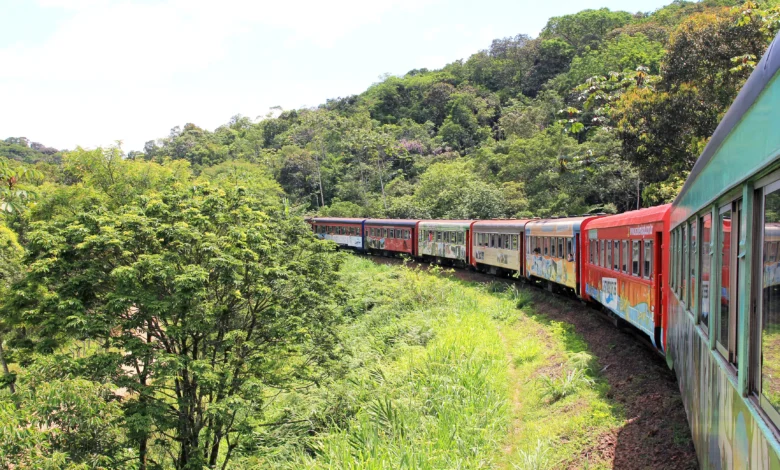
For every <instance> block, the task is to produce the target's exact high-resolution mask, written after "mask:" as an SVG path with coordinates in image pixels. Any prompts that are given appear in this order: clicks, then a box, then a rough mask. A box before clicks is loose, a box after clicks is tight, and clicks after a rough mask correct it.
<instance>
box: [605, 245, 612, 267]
mask: <svg viewBox="0 0 780 470" xmlns="http://www.w3.org/2000/svg"><path fill="white" fill-rule="evenodd" d="M605 248H606V253H607V256H606V258H607V265H606V266H605V267H606V268H607V269H612V240H606V245H605Z"/></svg>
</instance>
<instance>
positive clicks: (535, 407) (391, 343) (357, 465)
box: [236, 257, 622, 469]
mask: <svg viewBox="0 0 780 470" xmlns="http://www.w3.org/2000/svg"><path fill="white" fill-rule="evenodd" d="M344 285H345V286H347V287H346V288H347V290H348V295H349V299H350V300H349V302H348V305H347V307H346V309H345V313H346V314H347V315H348V316H349V318H350V321H349V322H348V323H347V324H346V326H345V327H344V329H343V331H342V337H343V341H344V343H343V349H344V352H345V359H343V360H342V361H341V362H340V365H339V367H340V369H339V373H338V374H337V375H336V377H334V378H331V379H330V380H328V381H327V382H325V383H323V384H322V385H321V387H320V388H318V389H316V390H303V391H300V392H298V393H295V394H288V395H284V396H275V397H271V396H269V405H268V407H267V410H266V414H267V416H268V417H269V419H270V420H271V421H274V422H284V421H289V422H290V423H291V424H290V425H285V426H275V427H268V428H263V429H259V430H257V431H255V432H256V442H257V448H255V449H252V450H253V452H252V454H254V455H255V456H257V455H261V456H262V457H252V458H245V459H242V460H239V461H238V462H237V465H236V467H237V468H242V467H243V468H253V467H263V468H327V469H391V468H392V469H395V468H420V469H428V468H430V469H450V468H508V469H515V468H518V469H543V468H558V467H561V466H564V467H568V466H574V467H584V466H587V467H589V468H599V467H606V466H607V463H606V462H587V461H586V460H583V459H585V458H584V457H581V456H580V454H581V453H582V450H584V449H586V448H587V447H589V446H590V445H592V444H594V442H593V441H592V440H593V439H595V438H596V437H597V436H599V435H600V434H602V433H603V432H605V431H607V430H609V429H611V428H613V427H615V426H617V425H619V423H620V421H621V419H622V418H621V414H620V413H621V411H620V409H618V408H614V407H613V405H611V404H610V403H609V402H608V401H607V400H606V398H604V395H605V392H606V385H605V384H604V383H603V382H602V381H600V380H599V379H598V377H597V376H595V375H594V374H593V369H594V367H593V366H594V364H593V362H594V361H593V358H592V356H590V355H589V354H588V353H587V351H586V347H585V344H584V343H583V342H582V340H581V339H580V338H578V337H577V335H576V334H574V333H573V331H572V330H571V328H569V327H568V326H567V325H564V324H560V323H556V322H549V321H546V320H545V319H544V318H543V316H542V315H540V314H538V313H537V312H534V311H533V308H534V307H533V294H532V293H531V291H529V290H525V289H524V288H518V287H515V286H513V285H507V284H505V283H496V282H494V283H489V284H474V283H468V282H463V281H458V280H456V279H453V278H451V277H450V276H447V274H446V273H443V272H441V271H439V270H433V271H431V272H427V271H424V270H413V269H408V268H404V267H400V266H386V265H378V264H375V263H373V262H372V261H370V260H365V259H361V258H358V257H351V258H350V259H349V261H348V262H347V263H346V265H345V267H344ZM543 377H544V378H543ZM547 382H549V383H551V384H554V387H557V388H559V389H561V390H563V392H561V391H560V390H559V391H557V392H556V393H554V394H551V393H550V390H549V388H550V387H549V386H548V385H545V384H546V383H547ZM556 390H557V389H556ZM553 397H554V399H552V398H553ZM272 398H273V400H272ZM586 454H587V453H586Z"/></svg>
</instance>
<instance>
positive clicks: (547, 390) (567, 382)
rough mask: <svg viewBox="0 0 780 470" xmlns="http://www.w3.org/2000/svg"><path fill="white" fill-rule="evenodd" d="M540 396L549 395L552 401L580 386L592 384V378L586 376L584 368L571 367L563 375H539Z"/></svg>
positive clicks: (571, 392)
mask: <svg viewBox="0 0 780 470" xmlns="http://www.w3.org/2000/svg"><path fill="white" fill-rule="evenodd" d="M540 381H541V387H542V396H544V397H549V398H550V400H551V401H552V402H556V401H558V400H560V399H562V398H566V397H567V396H569V395H572V394H574V393H576V392H577V390H579V389H580V387H588V386H592V385H593V383H594V382H593V379H591V378H590V377H588V375H587V373H586V372H585V370H584V369H578V368H576V367H575V368H572V369H571V370H569V371H568V372H567V373H566V374H565V375H561V376H560V377H550V376H547V375H543V376H542V377H540Z"/></svg>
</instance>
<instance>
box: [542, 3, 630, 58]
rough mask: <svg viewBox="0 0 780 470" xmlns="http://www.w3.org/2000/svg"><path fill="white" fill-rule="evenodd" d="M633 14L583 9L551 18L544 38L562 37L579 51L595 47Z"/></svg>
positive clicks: (604, 9) (543, 31) (544, 30)
mask: <svg viewBox="0 0 780 470" xmlns="http://www.w3.org/2000/svg"><path fill="white" fill-rule="evenodd" d="M630 21H631V14H630V13H627V12H625V11H610V10H609V9H607V8H602V9H599V10H583V11H581V12H579V13H575V14H573V15H565V16H557V17H554V18H550V19H549V20H548V21H547V25H546V26H545V27H544V29H543V30H542V34H541V37H542V38H560V39H563V40H564V41H566V42H567V43H568V44H569V45H571V46H572V47H574V48H575V49H576V50H577V51H578V52H582V51H584V50H585V49H586V48H591V49H595V48H597V47H598V46H599V44H600V42H601V41H602V39H603V38H604V36H605V35H606V34H607V33H608V32H610V31H611V30H613V29H617V28H620V27H622V26H625V25H626V24H628V23H629V22H630Z"/></svg>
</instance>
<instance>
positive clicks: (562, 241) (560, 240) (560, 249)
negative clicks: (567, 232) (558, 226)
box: [558, 238, 566, 258]
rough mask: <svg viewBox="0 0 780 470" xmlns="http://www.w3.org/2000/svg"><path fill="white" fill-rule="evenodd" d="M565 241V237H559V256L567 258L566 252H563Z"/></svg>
mask: <svg viewBox="0 0 780 470" xmlns="http://www.w3.org/2000/svg"><path fill="white" fill-rule="evenodd" d="M564 243H565V239H564V238H559V239H558V258H565V257H566V255H565V253H564V252H563V245H564Z"/></svg>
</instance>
